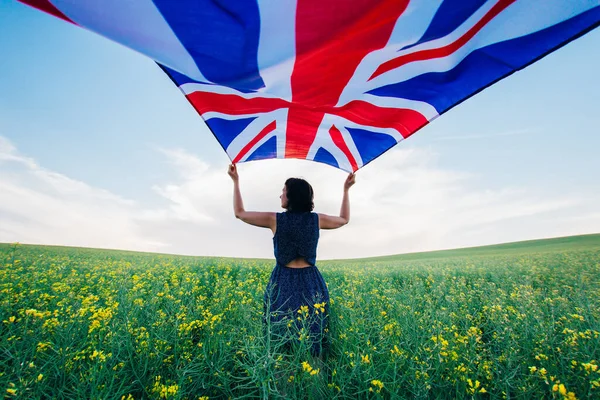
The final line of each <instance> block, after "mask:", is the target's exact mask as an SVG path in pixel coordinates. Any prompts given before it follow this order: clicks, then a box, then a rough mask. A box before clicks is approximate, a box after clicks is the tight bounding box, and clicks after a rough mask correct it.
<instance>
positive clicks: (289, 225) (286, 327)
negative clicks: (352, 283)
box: [263, 211, 329, 356]
mask: <svg viewBox="0 0 600 400" xmlns="http://www.w3.org/2000/svg"><path fill="white" fill-rule="evenodd" d="M318 241H319V216H318V215H317V214H316V213H313V212H303V213H294V212H289V211H286V212H283V213H277V229H276V231H275V236H274V237H273V247H274V251H275V260H276V265H275V268H274V269H273V272H272V273H271V278H270V280H269V283H268V284H267V288H266V290H265V293H264V318H263V323H264V327H265V329H266V328H267V326H268V325H270V327H269V329H268V330H269V331H270V333H271V339H272V340H282V342H283V344H284V348H286V349H289V348H290V346H291V345H292V343H293V342H296V343H299V342H302V341H305V343H308V345H309V346H310V351H311V354H312V355H314V356H319V355H322V354H325V353H327V352H328V351H329V338H328V336H329V335H328V322H329V291H328V290H327V285H326V284H325V280H324V279H323V276H322V275H321V272H320V271H319V269H318V268H317V267H316V265H315V262H316V257H317V243H318ZM298 257H302V258H304V259H306V261H307V262H308V263H309V264H311V265H310V266H309V267H305V268H289V267H286V265H287V264H288V263H290V262H291V261H292V260H294V259H296V258H298ZM267 316H269V317H270V318H267ZM265 333H266V331H265Z"/></svg>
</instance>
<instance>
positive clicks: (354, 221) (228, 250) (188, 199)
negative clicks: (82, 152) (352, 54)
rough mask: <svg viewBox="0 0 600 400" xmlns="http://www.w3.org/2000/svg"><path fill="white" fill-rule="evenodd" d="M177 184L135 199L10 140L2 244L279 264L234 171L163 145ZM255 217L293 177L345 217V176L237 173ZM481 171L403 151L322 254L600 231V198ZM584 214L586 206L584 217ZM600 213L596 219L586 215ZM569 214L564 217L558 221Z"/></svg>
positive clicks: (293, 165)
mask: <svg viewBox="0 0 600 400" xmlns="http://www.w3.org/2000/svg"><path fill="white" fill-rule="evenodd" d="M155 150H156V151H157V153H158V154H161V155H162V156H163V157H166V159H167V160H168V161H169V162H170V164H171V165H172V167H173V172H175V173H176V174H174V176H175V178H173V180H172V181H170V182H163V183H156V184H155V185H154V186H153V190H154V192H155V193H156V194H157V195H158V196H161V197H163V198H164V199H165V200H167V206H165V207H163V208H152V207H149V206H148V205H147V204H148V203H149V202H148V203H146V204H145V203H144V199H125V198H122V197H120V196H119V195H117V194H113V193H110V192H108V191H106V190H103V189H101V188H96V187H93V186H91V185H88V184H86V183H84V182H80V181H76V180H73V179H71V178H69V177H67V176H65V175H62V174H59V173H56V172H53V171H48V170H46V169H44V168H42V167H40V166H38V165H37V164H36V162H35V161H34V160H32V159H30V158H27V157H25V156H23V155H21V154H19V152H18V151H17V149H16V148H15V147H14V146H13V145H12V144H11V143H10V142H9V141H8V140H6V139H3V138H2V137H0V172H2V174H1V175H0V193H1V197H0V222H1V224H0V241H4V242H13V241H20V242H23V243H42V244H61V245H76V246H88V247H106V248H121V249H132V250H145V251H162V252H170V253H179V254H192V255H221V256H240V257H272V254H273V253H272V241H271V237H272V234H271V232H270V230H268V229H264V228H263V229H261V228H256V227H253V226H249V225H246V224H244V223H243V222H241V221H238V220H236V219H235V218H234V216H233V206H232V183H231V180H230V178H229V177H228V176H227V173H226V169H227V166H226V165H220V166H214V165H210V164H208V163H206V162H204V161H202V160H201V159H199V158H198V157H196V156H195V155H193V154H191V153H190V152H188V151H185V150H182V149H155ZM238 170H239V173H240V182H241V183H240V186H241V191H242V195H243V199H244V205H245V207H246V209H247V210H256V211H279V210H281V208H280V203H279V201H280V200H279V195H280V193H281V188H282V187H283V183H284V181H285V179H287V178H288V177H291V176H299V177H303V178H305V179H307V180H308V181H309V182H310V183H311V184H312V185H313V187H314V189H315V206H316V207H315V211H317V212H323V213H328V214H336V213H338V212H339V208H340V202H341V198H342V186H343V182H344V180H345V178H346V173H345V172H343V171H340V170H337V169H334V168H331V167H328V166H325V165H322V164H318V163H313V162H308V161H303V160H264V161H255V162H249V163H245V164H240V165H239V166H238ZM475 178H476V175H474V174H470V173H465V172H461V171H452V170H443V169H440V168H439V167H438V166H437V159H436V155H435V154H434V153H432V152H430V151H426V150H418V149H402V148H400V147H399V148H396V149H393V150H391V151H389V152H388V153H386V154H385V155H384V156H382V157H380V158H379V159H378V160H377V161H375V162H373V163H372V164H369V165H368V166H367V167H365V168H364V169H362V170H360V171H359V172H358V173H357V178H356V181H357V182H356V185H355V186H354V187H353V188H352V189H351V191H350V203H351V222H350V224H349V225H347V226H345V227H343V228H341V229H338V230H332V231H321V241H320V244H319V253H318V254H319V257H320V258H321V259H325V258H350V257H364V256H375V255H383V254H397V253H403V252H410V251H426V250H433V249H441V248H452V247H464V246H470V245H480V244H488V243H494V242H497V241H508V240H523V239H533V238H538V237H548V236H560V235H563V234H564V235H567V234H576V233H590V232H594V231H600V219H598V218H597V216H598V209H597V208H594V207H595V206H593V204H599V203H600V202H599V201H598V200H599V199H597V198H591V197H589V196H588V197H587V198H585V197H584V196H583V195H582V194H580V195H576V194H573V195H563V194H557V193H554V194H553V195H552V196H551V197H548V196H546V194H544V193H534V192H532V191H531V190H529V189H527V188H519V187H508V188H503V189H500V190H490V189H487V188H474V187H472V186H473V183H472V182H473V181H474V180H475ZM586 207H587V208H586ZM578 210H581V212H580V213H579V211H578ZM590 215H592V216H594V217H593V218H592V219H590V218H585V217H584V216H590ZM557 216H560V218H556V217H557Z"/></svg>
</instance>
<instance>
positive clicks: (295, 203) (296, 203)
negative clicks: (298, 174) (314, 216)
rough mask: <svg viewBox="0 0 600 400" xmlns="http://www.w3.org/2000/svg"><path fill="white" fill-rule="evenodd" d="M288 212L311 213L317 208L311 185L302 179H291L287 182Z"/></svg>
mask: <svg viewBox="0 0 600 400" xmlns="http://www.w3.org/2000/svg"><path fill="white" fill-rule="evenodd" d="M285 189H286V196H287V200H288V204H287V210H288V211H292V212H310V211H312V210H313V209H314V208H315V204H314V203H313V198H314V192H313V188H312V186H310V183H308V182H306V181H305V180H304V179H302V178H289V179H288V180H287V181H285Z"/></svg>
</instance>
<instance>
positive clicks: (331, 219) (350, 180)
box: [319, 173, 356, 229]
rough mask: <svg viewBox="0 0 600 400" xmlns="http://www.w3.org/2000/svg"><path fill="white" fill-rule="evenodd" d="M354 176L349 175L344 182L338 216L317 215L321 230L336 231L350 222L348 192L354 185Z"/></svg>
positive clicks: (352, 174)
mask: <svg viewBox="0 0 600 400" xmlns="http://www.w3.org/2000/svg"><path fill="white" fill-rule="evenodd" d="M355 179H356V176H355V175H354V173H350V174H349V175H348V177H347V178H346V182H344V197H343V198H342V207H341V209H340V215H339V217H338V216H334V215H327V214H319V227H320V228H321V229H336V228H340V227H342V226H344V225H346V224H347V223H348V222H350V198H349V196H348V192H349V191H350V188H351V187H352V185H354V182H355Z"/></svg>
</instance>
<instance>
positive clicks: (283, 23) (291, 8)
mask: <svg viewBox="0 0 600 400" xmlns="http://www.w3.org/2000/svg"><path fill="white" fill-rule="evenodd" d="M258 8H259V12H260V39H259V42H258V68H259V73H260V76H261V77H262V79H263V82H264V83H265V87H264V88H262V89H260V90H259V91H260V92H261V93H269V94H270V95H273V96H277V97H280V98H282V99H285V100H288V101H292V83H291V77H292V71H293V69H294V62H295V61H296V0H277V1H273V0H258Z"/></svg>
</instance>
